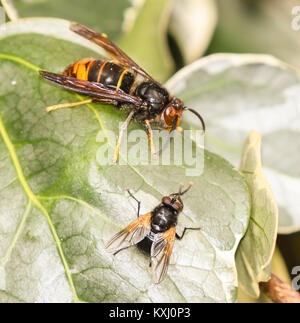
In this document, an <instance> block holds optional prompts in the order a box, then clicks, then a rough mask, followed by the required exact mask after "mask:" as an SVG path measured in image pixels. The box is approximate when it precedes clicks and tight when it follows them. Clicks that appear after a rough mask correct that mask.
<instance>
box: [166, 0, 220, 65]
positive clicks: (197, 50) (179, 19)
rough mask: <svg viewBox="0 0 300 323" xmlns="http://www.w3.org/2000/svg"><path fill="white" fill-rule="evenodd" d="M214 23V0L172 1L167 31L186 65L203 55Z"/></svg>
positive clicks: (215, 14) (215, 16) (212, 31)
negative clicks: (174, 41) (168, 30)
mask: <svg viewBox="0 0 300 323" xmlns="http://www.w3.org/2000/svg"><path fill="white" fill-rule="evenodd" d="M216 23H217V8H216V3H215V1H214V0H213V1H211V0H174V1H173V6H172V11H171V17H170V27H169V29H170V33H171V35H172V37H174V39H175V40H176V42H177V44H178V46H179V47H180V50H181V53H182V56H183V60H184V62H185V63H186V64H188V63H191V62H193V61H194V60H195V59H197V58H199V57H200V56H201V55H203V53H204V52H205V50H206V49H207V47H208V45H209V43H210V40H211V38H212V36H213V33H214V30H215V27H216Z"/></svg>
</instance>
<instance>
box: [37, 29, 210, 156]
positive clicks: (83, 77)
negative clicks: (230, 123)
mask: <svg viewBox="0 0 300 323" xmlns="http://www.w3.org/2000/svg"><path fill="white" fill-rule="evenodd" d="M70 30H72V31H73V32H75V33H76V34H78V35H80V36H82V37H84V38H86V39H88V40H90V41H92V42H94V43H95V44H97V45H99V46H100V47H102V48H103V49H104V50H105V51H106V52H107V53H108V55H109V56H110V57H111V60H102V59H94V58H86V59H82V60H80V61H78V62H76V63H74V64H71V65H69V66H68V67H66V68H65V70H64V71H63V72H62V74H54V73H50V72H46V71H40V75H41V76H42V77H43V78H45V79H47V80H49V81H51V82H53V83H56V84H58V85H59V86H61V87H63V88H65V89H67V90H71V91H74V92H77V93H80V94H83V95H87V96H89V97H91V98H90V99H88V100H84V101H80V102H73V103H67V104H59V105H54V106H51V107H48V108H47V111H48V112H50V111H53V110H57V109H61V108H66V107H75V106H79V105H82V104H88V103H104V104H111V105H114V106H116V107H118V108H120V109H126V110H128V111H129V114H128V117H127V119H126V121H125V122H124V123H123V125H122V126H121V127H120V131H119V136H118V139H117V144H116V148H115V153H114V160H115V161H117V159H118V154H119V148H120V143H121V140H122V136H123V133H124V131H125V130H126V128H127V127H128V125H129V123H130V122H131V120H132V119H135V120H137V121H138V122H140V123H141V124H143V125H144V126H145V127H146V129H147V133H148V138H149V143H150V148H151V153H152V155H153V156H155V157H157V154H158V153H159V152H161V151H162V150H163V149H164V148H165V147H166V145H167V144H168V142H169V141H170V139H171V137H172V135H173V133H174V131H175V130H176V129H178V130H180V129H181V128H180V127H179V124H180V122H181V117H182V113H183V112H184V111H190V112H192V113H193V114H195V115H196V116H197V117H198V118H199V120H200V121H201V124H202V129H203V131H205V123H204V120H203V119H202V117H201V115H200V114H199V113H198V112H197V111H195V110H193V109H191V108H188V107H186V106H185V105H184V103H183V102H182V101H181V100H180V99H179V98H176V97H174V96H172V95H171V94H170V93H169V92H168V91H167V90H166V89H165V88H164V87H163V86H162V85H161V84H160V83H159V82H157V81H156V80H154V79H153V78H152V77H151V76H150V75H149V74H148V73H147V72H145V71H144V70H143V69H142V68H141V67H139V66H138V65H137V64H136V63H135V62H134V61H133V60H132V59H131V58H129V57H128V56H127V55H126V54H125V53H124V52H123V51H122V50H121V49H120V48H119V47H118V46H116V45H115V44H114V43H113V42H111V41H110V40H109V39H108V38H107V36H106V35H105V34H99V33H97V32H95V31H93V30H91V29H89V28H88V27H86V26H83V25H80V24H71V25H70ZM151 123H155V124H156V125H158V126H159V127H161V128H164V129H167V130H168V132H169V135H168V137H167V140H166V143H165V144H164V145H163V147H162V148H161V149H160V150H159V151H158V152H156V151H155V146H154V143H153V139H152V137H153V135H152V128H151Z"/></svg>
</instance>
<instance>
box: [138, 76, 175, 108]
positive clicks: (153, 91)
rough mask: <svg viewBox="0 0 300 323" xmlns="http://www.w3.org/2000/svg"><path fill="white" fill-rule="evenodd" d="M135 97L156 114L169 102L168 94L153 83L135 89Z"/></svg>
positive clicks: (145, 83) (143, 84) (146, 83)
mask: <svg viewBox="0 0 300 323" xmlns="http://www.w3.org/2000/svg"><path fill="white" fill-rule="evenodd" d="M135 95H136V96H138V97H140V98H141V99H142V100H143V101H145V102H147V105H148V106H150V107H151V108H152V110H153V112H154V111H155V112H156V113H159V112H160V111H161V110H162V109H163V107H164V106H165V105H166V104H167V103H168V102H169V94H168V92H167V91H166V90H165V89H164V88H162V87H160V86H159V85H157V84H156V83H153V82H144V83H142V84H141V85H139V86H138V87H137V89H136V90H135Z"/></svg>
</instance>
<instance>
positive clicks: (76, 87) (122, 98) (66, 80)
mask: <svg viewBox="0 0 300 323" xmlns="http://www.w3.org/2000/svg"><path fill="white" fill-rule="evenodd" d="M40 75H41V76H42V77H43V78H45V79H46V80H49V81H51V82H53V83H56V84H58V85H59V86H61V87H63V88H65V89H67V90H71V91H74V92H77V93H81V94H84V95H88V96H91V97H94V98H97V99H105V100H114V101H117V102H123V103H131V104H134V105H136V106H140V105H141V103H142V100H141V99H140V98H138V97H135V96H132V95H129V94H126V93H125V92H123V91H122V90H119V91H118V92H116V91H114V90H112V89H109V88H107V87H104V86H102V85H101V84H100V83H96V82H89V81H84V80H79V79H77V78H74V77H70V76H66V75H61V74H55V73H50V72H46V71H40Z"/></svg>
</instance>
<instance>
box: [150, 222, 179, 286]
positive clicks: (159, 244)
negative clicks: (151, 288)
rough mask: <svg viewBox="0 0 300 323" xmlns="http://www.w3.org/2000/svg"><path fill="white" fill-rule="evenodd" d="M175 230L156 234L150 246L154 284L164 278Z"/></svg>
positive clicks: (171, 229)
mask: <svg viewBox="0 0 300 323" xmlns="http://www.w3.org/2000/svg"><path fill="white" fill-rule="evenodd" d="M175 234H176V232H175V228H174V227H172V228H170V229H169V230H168V231H166V232H164V233H160V234H157V239H155V241H154V242H153V244H152V246H151V267H152V272H153V277H154V281H155V283H157V284H158V283H160V282H161V281H162V280H163V279H164V278H165V276H166V274H167V271H168V266H169V262H170V257H171V254H172V250H173V245H174V240H175Z"/></svg>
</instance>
